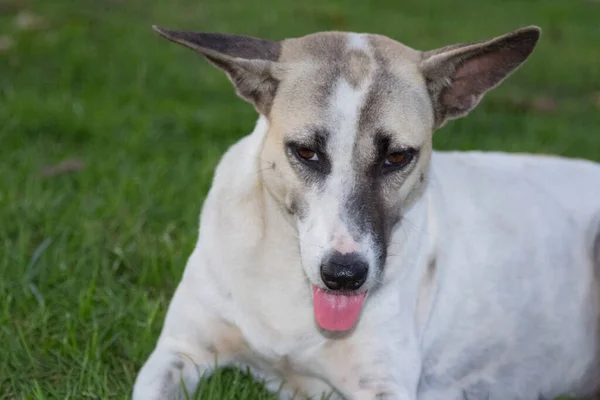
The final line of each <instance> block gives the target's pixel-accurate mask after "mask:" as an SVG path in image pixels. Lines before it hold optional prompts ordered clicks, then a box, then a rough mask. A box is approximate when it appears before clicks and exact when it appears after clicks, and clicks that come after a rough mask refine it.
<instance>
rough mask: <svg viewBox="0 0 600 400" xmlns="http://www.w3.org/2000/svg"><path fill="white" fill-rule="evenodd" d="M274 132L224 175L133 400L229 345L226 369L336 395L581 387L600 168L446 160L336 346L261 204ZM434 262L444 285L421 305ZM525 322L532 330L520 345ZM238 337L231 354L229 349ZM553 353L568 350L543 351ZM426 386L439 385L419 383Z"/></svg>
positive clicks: (438, 159) (287, 235) (222, 356)
mask: <svg viewBox="0 0 600 400" xmlns="http://www.w3.org/2000/svg"><path fill="white" fill-rule="evenodd" d="M265 131H266V122H265V121H264V119H262V118H261V120H260V121H259V123H258V125H257V127H256V130H255V131H254V133H253V134H252V135H250V136H249V137H247V138H245V139H243V140H241V141H240V142H239V143H238V144H236V145H235V146H233V147H232V148H231V149H230V150H229V152H228V153H227V154H226V155H225V156H224V158H223V160H222V162H221V164H220V166H219V168H218V170H217V173H216V176H215V180H214V185H213V187H212V189H211V191H210V193H209V195H208V198H207V199H206V203H205V205H204V208H203V214H202V215H203V217H202V223H201V228H200V237H199V240H198V244H197V246H196V249H195V250H194V252H193V254H192V256H191V257H190V259H189V262H188V265H187V267H186V271H185V275H184V278H183V280H182V282H181V284H180V285H179V287H178V289H177V291H176V293H175V296H174V298H173V301H172V303H171V305H170V307H169V311H168V315H167V319H166V321H165V327H164V330H163V332H162V334H161V337H160V339H159V341H158V344H157V347H156V349H155V351H154V353H153V354H152V356H151V357H150V359H149V361H148V362H147V363H146V364H145V365H144V368H143V369H142V371H141V372H140V375H139V377H138V380H137V382H136V386H135V392H134V399H136V400H141V399H148V400H151V399H158V398H161V397H160V393H162V392H161V390H163V389H164V387H165V385H167V386H168V384H169V383H170V382H168V381H165V373H166V372H165V371H168V370H169V369H171V370H172V369H173V368H172V363H173V362H175V361H177V360H179V361H183V362H184V363H185V368H184V370H183V376H184V378H185V379H186V381H187V382H189V387H190V388H193V387H194V385H195V383H196V381H197V379H196V376H197V373H198V372H204V371H206V370H208V369H210V367H211V366H212V365H213V362H214V358H213V356H214V355H213V354H210V353H209V352H208V351H207V347H206V346H209V347H213V348H218V349H219V359H218V363H219V365H226V364H231V363H242V364H245V365H250V366H251V367H253V368H254V369H255V370H256V371H260V374H261V375H260V376H263V377H265V378H267V379H273V378H278V379H279V378H282V377H283V378H285V379H286V381H288V382H292V385H291V386H290V389H291V390H293V389H301V390H302V391H303V392H304V393H306V394H308V395H319V394H320V393H321V391H322V390H325V389H327V388H329V387H330V386H329V385H333V387H334V388H335V389H336V390H337V391H338V393H340V394H343V395H344V396H345V397H347V398H348V399H374V398H375V397H374V396H375V393H388V394H389V398H394V399H416V398H418V399H419V400H429V399H432V400H433V399H440V400H441V399H444V400H446V399H456V398H460V396H462V392H461V391H462V390H463V388H464V387H465V385H467V384H468V383H469V382H473V383H475V384H476V383H477V381H478V380H483V381H490V382H492V383H493V382H494V380H497V381H498V384H497V385H492V388H493V390H494V391H493V393H492V397H491V398H492V399H494V398H502V397H501V396H503V395H511V394H514V393H519V394H521V395H523V397H522V398H523V399H526V398H534V397H535V396H537V394H538V393H541V394H543V395H545V396H554V395H558V394H560V393H561V392H563V391H575V390H576V388H577V386H576V385H577V379H578V377H580V376H581V374H582V373H583V371H584V370H585V369H586V368H588V367H589V363H590V362H591V361H592V358H593V356H594V354H593V353H594V350H595V348H596V347H595V346H596V343H595V337H594V332H592V331H591V330H592V329H593V323H595V322H593V321H592V320H593V319H594V318H595V313H596V310H595V308H594V307H593V306H592V304H591V303H590V301H591V299H592V297H593V296H592V294H593V290H594V289H593V285H592V283H591V282H593V278H592V273H593V271H592V267H591V265H590V262H589V261H588V260H587V258H586V255H585V249H586V248H587V247H586V246H588V247H589V240H590V238H589V237H586V232H587V235H589V231H590V228H589V224H590V222H591V221H593V220H594V215H595V213H597V212H598V210H599V209H600V186H599V185H594V184H592V183H593V182H596V183H597V182H600V167H599V166H598V165H596V164H593V163H591V162H586V161H577V160H563V159H559V158H545V157H539V156H526V155H505V154H494V153H490V154H484V153H477V152H471V153H434V155H433V159H432V164H431V178H430V185H429V187H428V189H427V190H426V193H425V194H424V196H423V197H422V198H421V199H420V200H419V201H418V202H417V203H416V204H415V205H414V206H413V207H412V208H411V210H410V211H409V212H408V214H407V215H406V219H407V220H408V221H410V223H407V224H405V225H403V229H400V230H398V231H397V232H396V233H395V236H394V238H393V240H392V242H393V243H395V245H394V246H391V252H393V253H395V257H394V258H391V259H390V260H391V261H389V262H388V265H387V267H386V271H385V276H384V285H383V286H382V287H381V289H380V290H379V291H378V292H376V293H375V294H374V295H372V296H371V297H370V298H368V299H367V301H366V302H365V308H364V310H363V313H362V317H361V321H360V322H359V324H358V326H357V327H356V329H355V331H354V332H353V333H352V335H350V336H348V337H347V338H345V339H342V340H339V339H337V340H331V339H327V338H326V337H325V336H324V335H323V334H322V333H321V332H319V330H318V329H317V328H316V326H315V323H314V322H313V317H312V306H311V295H310V285H309V284H307V282H306V280H305V279H304V277H303V273H302V267H301V266H300V265H299V257H298V252H297V250H296V249H297V242H296V238H295V235H294V234H293V229H292V228H291V227H290V226H289V225H288V224H287V223H286V222H285V221H283V219H282V218H277V217H276V215H277V213H278V212H279V211H278V209H277V207H275V205H274V204H270V203H266V204H262V203H261V202H262V200H261V198H262V196H263V194H264V193H263V192H262V191H261V190H260V188H257V186H258V185H259V182H258V180H257V177H258V174H257V169H258V168H259V167H258V166H257V165H256V159H257V154H258V152H259V149H260V145H261V143H262V140H263V138H262V136H263V135H264V134H265ZM240 164H245V165H247V168H239V165H240ZM233 166H235V168H234V167H233ZM267 198H268V197H267ZM241 199H243V200H241ZM263 213H264V214H263ZM567 215H568V216H569V217H566V216H567ZM265 220H268V221H270V222H269V225H268V226H263V224H264V221H265ZM233 227H235V229H231V228H233ZM441 238H443V239H441ZM234 249H235V250H234ZM531 249H538V250H539V251H537V252H532V250H531ZM431 254H436V257H437V260H436V262H437V273H436V276H435V282H434V285H433V286H432V287H431V288H429V289H428V290H429V294H428V297H429V298H428V299H425V300H426V304H425V305H424V304H422V303H421V304H420V306H417V303H419V301H423V299H422V298H419V296H421V297H422V295H423V294H422V293H420V290H419V286H420V285H419V282H420V280H421V279H422V278H423V275H424V274H425V269H426V268H427V264H428V259H429V257H430V256H431ZM417 314H419V315H417ZM457 321H459V322H458V323H457ZM522 324H527V326H528V334H527V335H526V336H523V337H515V336H514V333H515V332H516V330H515V328H516V327H517V326H518V325H522ZM229 337H231V338H233V339H229ZM228 340H231V343H229V344H228V345H230V346H231V348H230V349H227V348H226V345H225V344H222V343H221V342H223V341H228ZM552 345H554V346H555V347H556V348H558V349H560V354H545V351H547V350H548V349H549V348H551V347H552ZM222 349H223V350H222ZM249 349H251V351H250V350H249ZM228 351H229V352H228ZM486 351H487V352H490V354H489V357H491V358H492V359H493V360H495V363H492V365H491V366H489V365H488V366H486V368H485V369H482V370H481V371H480V372H479V373H477V374H470V375H469V376H467V377H466V378H465V379H466V381H460V382H458V383H456V384H449V385H443V383H444V379H447V378H445V376H447V374H448V373H452V371H453V368H457V365H458V364H460V363H461V361H464V360H466V359H468V357H470V356H475V357H485V354H486ZM478 352H479V353H478ZM558 360H560V362H559V361H558ZM421 365H422V368H421ZM278 366H281V368H279V367H278ZM503 366H506V367H508V368H509V369H508V370H506V371H504V372H503V373H504V374H507V377H505V378H506V379H503V376H502V375H501V373H500V372H499V371H503V368H502V367H503ZM175 372H177V371H175ZM174 376H176V377H177V379H178V378H179V374H176V375H174ZM424 376H425V377H426V378H427V379H428V380H429V382H430V383H431V385H430V386H427V385H425V386H421V387H419V388H417V384H418V382H419V379H421V380H423V377H424ZM171 384H173V383H171ZM174 384H176V382H175V383H174ZM421 385H423V383H421ZM275 386H276V385H274V386H273V387H275ZM467 386H468V385H467ZM417 393H418V397H417ZM495 396H498V397H495ZM386 398H387V397H386Z"/></svg>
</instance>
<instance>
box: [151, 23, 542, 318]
mask: <svg viewBox="0 0 600 400" xmlns="http://www.w3.org/2000/svg"><path fill="white" fill-rule="evenodd" d="M157 31H158V32H159V33H161V34H162V35H163V36H165V37H167V38H168V39H170V40H173V41H175V42H178V43H182V44H184V45H186V46H188V47H191V48H193V49H195V50H197V51H199V52H200V53H201V54H203V55H204V56H206V57H207V58H208V59H209V60H210V61H211V62H212V63H213V64H215V65H217V66H218V67H220V68H222V69H224V70H225V71H226V72H227V74H228V76H229V78H230V79H231V80H232V82H233V83H234V85H235V86H236V89H237V92H238V94H239V95H240V96H241V97H243V98H244V99H246V100H248V101H250V102H251V103H253V104H254V106H255V107H256V109H257V111H258V112H259V113H261V114H262V115H263V116H264V117H265V118H266V119H267V120H268V133H267V136H266V139H265V142H264V147H263V151H262V154H261V171H263V172H262V174H263V175H262V176H263V180H264V185H265V186H266V188H267V189H268V190H269V192H270V193H271V194H272V195H273V196H274V197H275V199H276V200H277V201H278V202H279V203H280V204H281V205H282V208H283V209H285V210H286V212H287V213H288V214H289V215H291V216H292V218H293V219H294V221H295V223H296V224H297V231H298V239H299V246H300V249H301V257H302V265H303V268H304V269H305V273H306V275H307V277H308V278H309V280H310V281H311V283H312V284H313V285H314V303H315V316H316V319H317V322H318V323H319V325H320V326H321V327H322V328H324V329H328V330H347V329H350V328H351V327H352V326H353V325H354V324H355V323H356V321H357V319H358V315H359V313H360V310H361V306H362V302H363V299H364V297H365V292H367V291H368V290H370V289H372V288H373V287H374V286H375V285H376V283H377V282H378V278H379V276H380V274H381V271H382V270H383V268H384V265H385V260H386V249H387V247H388V244H389V240H390V237H391V234H392V232H393V230H394V227H395V226H396V225H397V224H398V223H399V221H401V219H402V215H403V212H404V211H405V210H406V209H407V208H408V207H410V206H411V204H412V203H413V202H414V201H415V200H416V199H417V198H418V197H419V195H420V193H421V192H422V191H423V189H424V185H425V182H426V181H427V170H428V165H429V160H430V156H431V151H432V143H431V137H432V133H433V131H434V130H435V129H436V128H437V127H440V126H441V125H443V124H444V123H445V122H446V121H447V120H449V119H453V118H457V117H460V116H463V115H465V114H466V113H468V112H469V111H470V110H471V109H472V108H473V107H474V106H475V105H476V104H477V103H478V102H479V100H480V99H481V97H482V96H483V94H484V93H485V92H486V91H487V90H489V89H490V88H493V87H495V86H496V85H498V84H499V83H500V82H501V81H502V80H503V79H504V78H505V77H506V76H508V75H509V74H510V73H511V72H512V71H514V70H515V69H516V68H517V67H518V66H519V65H520V64H521V63H522V62H524V61H525V59H526V58H527V57H528V56H529V54H530V53H531V51H532V50H533V48H534V46H535V44H536V42H537V39H538V37H539V29H538V28H536V27H529V28H524V29H521V30H518V31H516V32H513V33H511V34H508V35H504V36H501V37H498V38H495V39H492V40H490V41H487V42H479V43H476V44H460V45H454V46H449V47H446V48H442V49H439V50H435V51H430V52H420V51H416V50H413V49H411V48H409V47H406V46H404V45H402V44H401V43H398V42H396V41H394V40H392V39H389V38H387V37H384V36H379V35H369V34H356V33H341V32H328V33H317V34H313V35H308V36H305V37H302V38H297V39H288V40H284V41H282V42H271V41H264V40H260V39H255V38H249V37H244V36H234V35H220V34H201V33H190V32H177V31H170V30H164V29H158V28H157Z"/></svg>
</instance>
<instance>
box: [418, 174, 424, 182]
mask: <svg viewBox="0 0 600 400" xmlns="http://www.w3.org/2000/svg"><path fill="white" fill-rule="evenodd" d="M419 182H421V183H425V173H424V172H421V176H419Z"/></svg>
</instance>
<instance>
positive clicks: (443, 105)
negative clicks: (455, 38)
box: [420, 26, 541, 128]
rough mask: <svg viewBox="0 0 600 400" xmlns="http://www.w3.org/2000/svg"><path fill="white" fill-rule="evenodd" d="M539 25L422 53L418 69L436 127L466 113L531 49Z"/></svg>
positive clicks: (523, 59)
mask: <svg viewBox="0 0 600 400" xmlns="http://www.w3.org/2000/svg"><path fill="white" fill-rule="evenodd" d="M540 32H541V29H540V28H538V27H537V26H529V27H526V28H522V29H519V30H516V31H514V32H512V33H509V34H506V35H503V36H499V37H497V38H494V39H492V40H488V41H483V42H478V43H468V44H458V45H452V46H448V47H444V48H441V49H438V50H433V51H427V52H424V53H423V60H422V62H421V65H420V69H421V71H422V73H423V75H424V77H425V80H426V82H427V89H428V90H429V94H430V96H431V100H432V103H433V108H434V114H435V124H436V128H439V127H441V126H443V125H444V123H445V122H446V121H448V120H450V119H455V118H459V117H462V116H464V115H466V114H467V113H468V112H469V111H471V110H472V109H473V108H474V107H475V106H476V105H477V103H479V101H480V100H481V98H482V97H483V95H484V94H485V92H487V91H488V90H490V89H493V88H494V87H496V86H498V85H499V84H500V82H502V81H503V80H504V79H505V78H506V77H508V76H509V75H510V74H511V73H512V72H513V71H514V70H516V69H517V67H519V66H520V65H521V64H522V63H523V62H524V61H525V60H526V59H527V57H529V55H530V54H531V52H532V51H533V49H534V47H535V45H536V43H537V41H538V39H539V37H540Z"/></svg>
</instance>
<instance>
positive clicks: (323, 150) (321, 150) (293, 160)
mask: <svg viewBox="0 0 600 400" xmlns="http://www.w3.org/2000/svg"><path fill="white" fill-rule="evenodd" d="M328 136H329V134H328V132H327V131H326V130H324V129H318V128H315V129H313V130H312V133H311V135H308V136H306V137H302V138H294V139H289V140H287V141H285V144H284V145H285V149H286V154H287V156H288V159H289V160H290V164H291V165H292V167H293V169H294V171H295V172H296V174H297V175H298V176H299V177H301V178H302V179H304V180H305V181H306V182H307V183H309V184H316V185H319V186H321V187H322V186H323V185H324V183H325V179H326V178H327V175H329V173H330V172H331V160H330V159H329V156H328V154H327V138H328ZM300 149H308V150H311V151H314V152H315V154H316V157H317V158H318V160H317V161H308V160H304V159H302V157H300V156H299V154H298V150H300Z"/></svg>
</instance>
